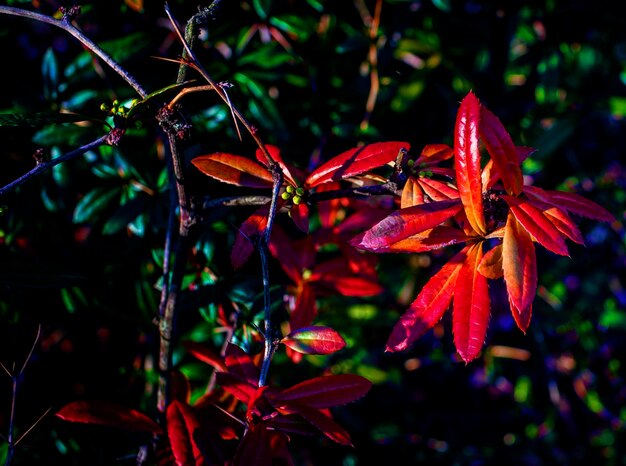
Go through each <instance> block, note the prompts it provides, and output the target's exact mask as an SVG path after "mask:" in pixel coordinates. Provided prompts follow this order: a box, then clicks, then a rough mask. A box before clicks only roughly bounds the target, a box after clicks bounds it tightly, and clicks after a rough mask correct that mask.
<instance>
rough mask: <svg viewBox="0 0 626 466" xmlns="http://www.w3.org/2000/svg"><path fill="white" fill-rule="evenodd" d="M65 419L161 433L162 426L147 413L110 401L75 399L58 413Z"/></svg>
mask: <svg viewBox="0 0 626 466" xmlns="http://www.w3.org/2000/svg"><path fill="white" fill-rule="evenodd" d="M56 416H57V417H60V418H61V419H63V420H65V421H70V422H80V423H84V424H98V425H103V426H109V427H116V428H118V429H128V430H138V431H143V432H149V433H151V434H159V433H161V432H162V429H161V427H160V426H159V425H158V424H157V423H156V422H154V421H153V420H152V419H150V418H149V417H148V416H146V415H145V414H142V413H140V412H139V411H135V410H134V409H129V408H126V407H124V406H121V405H118V404H115V403H111V402H108V401H74V402H72V403H69V404H67V405H65V406H64V407H62V408H61V409H60V410H59V411H57V413H56Z"/></svg>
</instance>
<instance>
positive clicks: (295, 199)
mask: <svg viewBox="0 0 626 466" xmlns="http://www.w3.org/2000/svg"><path fill="white" fill-rule="evenodd" d="M301 202H302V198H301V197H300V196H294V197H293V203H294V204H295V205H299V204H300V203H301Z"/></svg>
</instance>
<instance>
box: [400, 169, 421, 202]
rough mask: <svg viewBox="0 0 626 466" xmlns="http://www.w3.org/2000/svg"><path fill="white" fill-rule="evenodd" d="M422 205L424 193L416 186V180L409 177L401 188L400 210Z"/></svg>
mask: <svg viewBox="0 0 626 466" xmlns="http://www.w3.org/2000/svg"><path fill="white" fill-rule="evenodd" d="M423 203H424V191H422V188H421V187H420V185H419V184H418V182H417V180H416V179H415V178H413V177H410V178H409V179H408V180H406V183H404V187H403V188H402V195H401V196H400V208H401V209H405V208H407V207H412V206H414V205H420V204H423Z"/></svg>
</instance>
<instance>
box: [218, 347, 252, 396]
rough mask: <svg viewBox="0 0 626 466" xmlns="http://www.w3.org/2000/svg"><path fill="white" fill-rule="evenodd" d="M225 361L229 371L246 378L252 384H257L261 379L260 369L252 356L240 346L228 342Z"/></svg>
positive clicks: (243, 378)
mask: <svg viewBox="0 0 626 466" xmlns="http://www.w3.org/2000/svg"><path fill="white" fill-rule="evenodd" d="M224 362H225V363H226V367H227V368H228V372H230V373H231V374H233V375H234V376H237V377H239V378H241V379H242V380H245V381H246V382H247V383H249V384H250V385H252V386H256V385H257V384H258V381H259V370H258V369H257V367H256V366H255V365H254V362H253V361H252V358H251V357H250V355H249V354H248V353H246V352H245V351H244V350H242V349H241V348H240V347H239V346H237V345H234V344H232V343H228V345H227V346H226V354H225V357H224Z"/></svg>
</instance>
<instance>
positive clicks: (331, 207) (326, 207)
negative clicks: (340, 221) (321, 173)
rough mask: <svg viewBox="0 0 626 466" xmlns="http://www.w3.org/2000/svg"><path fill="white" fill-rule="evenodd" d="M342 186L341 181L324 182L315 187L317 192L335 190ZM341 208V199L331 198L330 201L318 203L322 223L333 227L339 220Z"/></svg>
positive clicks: (326, 226)
mask: <svg viewBox="0 0 626 466" xmlns="http://www.w3.org/2000/svg"><path fill="white" fill-rule="evenodd" d="M340 187H341V185H340V183H324V184H322V185H319V186H317V187H316V188H315V192H316V193H320V192H324V191H333V190H335V189H339V188H340ZM340 208H341V200H340V199H331V200H329V201H320V202H318V203H317V212H318V215H319V218H320V223H321V225H322V227H324V228H331V227H333V226H334V225H335V223H336V221H337V216H338V213H339V209H340Z"/></svg>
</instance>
